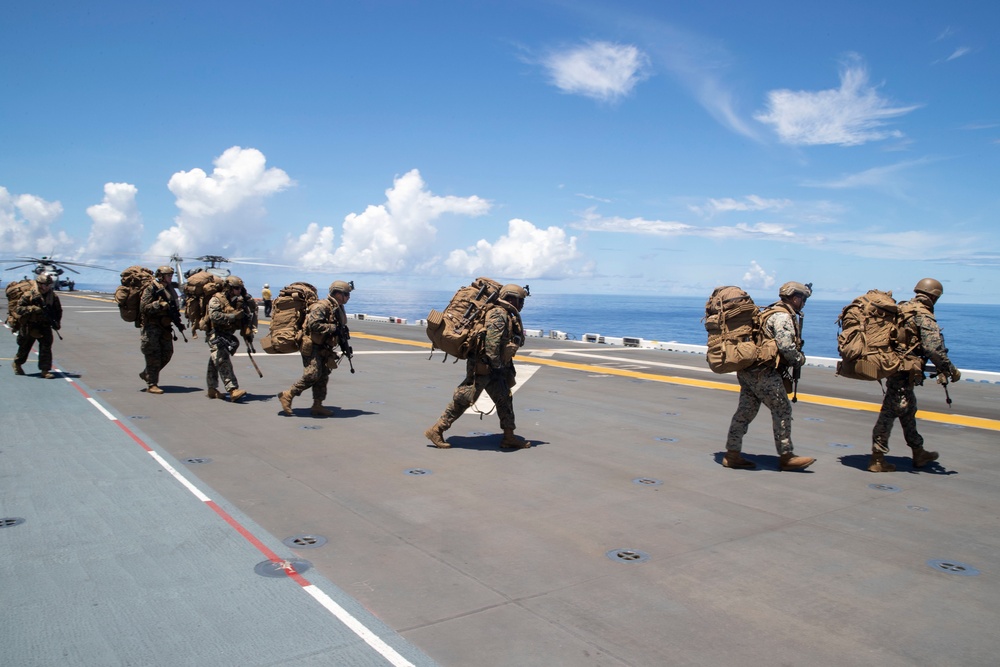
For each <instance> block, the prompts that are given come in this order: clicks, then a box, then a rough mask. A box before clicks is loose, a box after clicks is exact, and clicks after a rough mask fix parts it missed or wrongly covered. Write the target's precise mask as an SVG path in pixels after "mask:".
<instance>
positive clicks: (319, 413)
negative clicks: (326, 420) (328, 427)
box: [309, 401, 333, 417]
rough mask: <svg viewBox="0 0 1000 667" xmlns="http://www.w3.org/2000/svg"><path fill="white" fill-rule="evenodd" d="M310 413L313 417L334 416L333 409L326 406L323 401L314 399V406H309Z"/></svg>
mask: <svg viewBox="0 0 1000 667" xmlns="http://www.w3.org/2000/svg"><path fill="white" fill-rule="evenodd" d="M309 414H311V415H312V416H313V417H332V416H333V410H327V409H326V408H324V407H323V401H313V404H312V407H311V408H309Z"/></svg>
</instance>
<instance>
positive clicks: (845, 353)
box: [837, 289, 922, 380]
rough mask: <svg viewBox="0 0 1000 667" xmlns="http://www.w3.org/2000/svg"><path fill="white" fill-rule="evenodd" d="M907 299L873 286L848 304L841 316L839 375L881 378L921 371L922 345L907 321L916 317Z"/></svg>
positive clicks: (855, 378) (838, 340)
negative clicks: (917, 352)
mask: <svg viewBox="0 0 1000 667" xmlns="http://www.w3.org/2000/svg"><path fill="white" fill-rule="evenodd" d="M912 316H913V314H912V311H911V310H910V308H908V304H907V303H902V304H897V303H896V301H895V299H893V298H892V292H883V291H881V290H874V289H873V290H869V291H868V292H867V293H866V294H863V295H861V296H859V297H858V298H856V299H855V300H854V301H852V302H851V303H849V304H848V305H847V306H845V307H844V309H843V311H841V313H840V317H838V318H837V324H838V326H840V335H838V336H837V352H839V353H840V358H841V361H839V362H838V363H837V375H840V376H843V377H846V378H851V379H853V380H881V379H883V378H887V377H889V376H890V375H895V374H896V373H899V372H904V371H910V372H912V371H917V372H919V370H920V368H921V366H922V359H921V358H920V357H919V356H916V355H914V354H913V352H914V350H916V349H917V347H919V345H920V340H919V338H918V339H917V340H912V341H911V340H909V339H910V334H909V332H908V329H907V327H906V325H905V323H906V320H907V319H908V318H910V317H912Z"/></svg>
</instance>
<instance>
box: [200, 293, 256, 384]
mask: <svg viewBox="0 0 1000 667" xmlns="http://www.w3.org/2000/svg"><path fill="white" fill-rule="evenodd" d="M252 301H253V299H252V298H251V297H250V295H249V294H247V291H246V288H245V287H244V285H243V280H241V279H240V278H238V277H237V276H229V277H227V278H226V279H225V287H224V288H223V289H222V290H220V291H218V292H216V293H215V294H213V295H212V297H211V299H209V301H208V309H207V310H208V332H207V333H208V335H207V337H206V342H207V343H208V349H209V355H208V370H207V371H206V376H205V381H206V384H207V385H208V390H207V392H206V394H205V395H206V396H208V397H209V398H219V397H220V396H221V395H222V394H221V393H220V392H219V380H220V379H221V380H222V385H223V387H224V391H225V392H228V393H229V400H230V401H231V402H233V403H235V402H236V401H238V400H240V399H241V398H243V397H244V396H246V393H247V392H246V390H245V389H240V384H239V380H238V379H237V378H236V372H235V371H234V370H233V359H232V356H233V355H234V354H235V353H236V350H237V349H238V348H239V346H240V341H239V339H237V338H236V332H239V331H242V332H243V336H244V339H245V340H246V342H247V345H248V346H249V344H250V341H252V340H253V337H252V336H253V333H252V332H253V331H254V330H255V326H256V313H257V306H256V303H254V304H253V306H252V307H251V306H250V304H251V302H252ZM248 338H249V339H248Z"/></svg>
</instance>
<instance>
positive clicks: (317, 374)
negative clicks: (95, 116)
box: [289, 345, 332, 402]
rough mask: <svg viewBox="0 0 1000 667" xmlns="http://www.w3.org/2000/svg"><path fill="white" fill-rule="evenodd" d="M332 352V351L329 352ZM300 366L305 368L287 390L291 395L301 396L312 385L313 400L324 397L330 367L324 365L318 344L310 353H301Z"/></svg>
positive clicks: (321, 399) (323, 398) (323, 358)
mask: <svg viewBox="0 0 1000 667" xmlns="http://www.w3.org/2000/svg"><path fill="white" fill-rule="evenodd" d="M330 353H331V354H332V351H331V352H330ZM302 366H303V367H305V370H304V371H303V372H302V377H301V378H299V379H298V380H296V381H295V384H293V385H292V388H291V389H290V390H289V392H290V393H291V394H292V396H301V395H302V393H303V392H305V390H306V389H309V388H310V387H312V397H313V400H314V401H320V402H322V401H323V400H325V399H326V385H327V383H328V381H329V380H330V369H329V368H327V367H326V357H324V356H323V351H322V349H321V348H320V346H318V345H316V346H314V347H313V351H312V354H309V355H308V356H307V355H304V354H303V355H302Z"/></svg>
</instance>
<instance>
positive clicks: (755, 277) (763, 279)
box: [743, 260, 775, 289]
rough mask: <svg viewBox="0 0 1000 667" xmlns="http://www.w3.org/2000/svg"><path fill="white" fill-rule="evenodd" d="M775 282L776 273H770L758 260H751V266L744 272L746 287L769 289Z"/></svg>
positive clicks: (744, 284)
mask: <svg viewBox="0 0 1000 667" xmlns="http://www.w3.org/2000/svg"><path fill="white" fill-rule="evenodd" d="M774 282H775V281H774V273H771V274H768V273H767V271H765V270H764V269H763V268H762V267H761V265H760V264H758V263H757V261H756V260H751V262H750V268H749V269H747V272H746V273H744V274H743V287H744V288H745V289H768V288H770V287H772V286H773V285H774Z"/></svg>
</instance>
